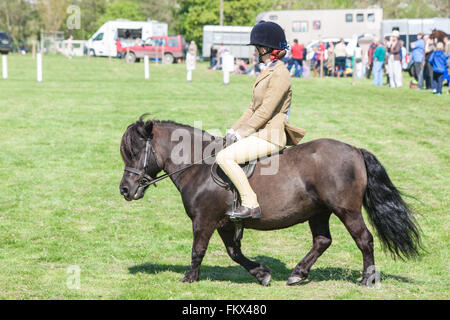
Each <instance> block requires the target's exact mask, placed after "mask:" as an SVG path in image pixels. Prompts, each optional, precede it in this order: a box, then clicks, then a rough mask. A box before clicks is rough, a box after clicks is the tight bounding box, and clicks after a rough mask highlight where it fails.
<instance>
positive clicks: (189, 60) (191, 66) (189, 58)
mask: <svg viewBox="0 0 450 320" xmlns="http://www.w3.org/2000/svg"><path fill="white" fill-rule="evenodd" d="M195 64H196V56H195V55H193V54H191V53H190V52H189V51H188V52H187V53H186V81H187V82H192V71H193V70H195Z"/></svg>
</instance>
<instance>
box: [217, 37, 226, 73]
mask: <svg viewBox="0 0 450 320" xmlns="http://www.w3.org/2000/svg"><path fill="white" fill-rule="evenodd" d="M227 51H228V48H227V47H225V46H224V44H223V42H222V43H221V44H220V47H219V50H218V52H217V55H218V57H219V68H218V69H219V70H222V58H223V55H224V54H225V52H227Z"/></svg>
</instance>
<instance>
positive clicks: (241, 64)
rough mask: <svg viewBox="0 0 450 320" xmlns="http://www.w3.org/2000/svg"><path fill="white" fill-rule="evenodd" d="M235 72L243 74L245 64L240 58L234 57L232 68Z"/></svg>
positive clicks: (245, 68) (245, 70)
mask: <svg viewBox="0 0 450 320" xmlns="http://www.w3.org/2000/svg"><path fill="white" fill-rule="evenodd" d="M234 73H236V74H245V73H247V64H246V63H245V61H244V60H242V59H236V68H235V70H234Z"/></svg>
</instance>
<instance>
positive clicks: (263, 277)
mask: <svg viewBox="0 0 450 320" xmlns="http://www.w3.org/2000/svg"><path fill="white" fill-rule="evenodd" d="M217 231H218V232H219V235H220V237H221V238H222V241H223V243H224V244H225V247H226V248H227V252H228V255H229V256H230V258H231V259H232V260H233V261H234V262H236V263H239V264H240V265H241V266H243V267H244V268H245V269H246V270H247V271H248V272H249V273H250V274H251V275H252V276H254V277H255V278H256V279H257V280H258V282H259V283H260V284H262V285H263V286H268V285H269V283H270V280H271V278H272V277H271V275H270V269H269V268H268V267H266V266H265V265H263V264H259V263H256V262H254V261H251V260H249V259H248V258H247V257H245V256H244V255H243V254H242V252H241V241H240V240H237V239H235V226H234V223H233V222H228V223H227V224H226V225H225V226H224V227H222V228H218V229H217Z"/></svg>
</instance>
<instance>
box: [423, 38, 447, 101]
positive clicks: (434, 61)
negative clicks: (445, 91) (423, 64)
mask: <svg viewBox="0 0 450 320" xmlns="http://www.w3.org/2000/svg"><path fill="white" fill-rule="evenodd" d="M448 57H449V56H446V55H445V53H444V44H443V43H442V42H438V44H437V46H436V50H435V51H433V53H432V54H431V56H430V59H428V61H429V62H430V63H431V66H432V67H433V87H434V88H435V90H436V93H437V95H439V96H440V95H441V93H442V83H443V82H444V72H445V68H446V65H447V58H448Z"/></svg>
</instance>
